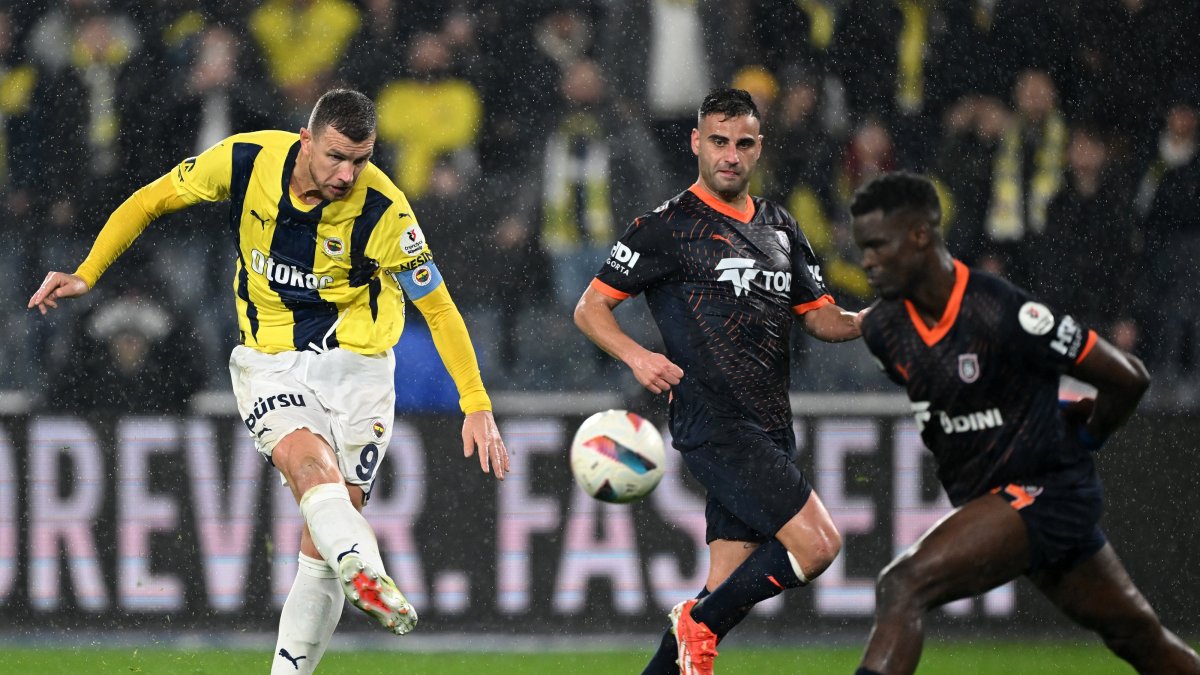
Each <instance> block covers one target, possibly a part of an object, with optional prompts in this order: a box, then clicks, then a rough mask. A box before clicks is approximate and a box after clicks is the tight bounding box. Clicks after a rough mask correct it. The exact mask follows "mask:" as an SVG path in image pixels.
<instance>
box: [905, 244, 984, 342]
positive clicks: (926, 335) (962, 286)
mask: <svg viewBox="0 0 1200 675" xmlns="http://www.w3.org/2000/svg"><path fill="white" fill-rule="evenodd" d="M970 276H971V272H970V270H968V269H967V266H966V265H964V264H962V263H961V262H960V261H958V260H955V261H954V289H953V290H951V291H950V301H949V302H947V303H946V309H944V310H942V318H940V319H938V322H937V323H935V324H933V326H926V325H925V320H924V319H922V318H921V315H920V314H918V313H917V308H916V306H914V305H913V304H912V302H911V301H909V300H905V301H904V308H905V309H907V310H908V318H909V319H911V320H912V323H913V328H916V329H917V334H918V335H920V336H921V340H922V341H923V342H924V343H925V346H926V347H932V346H934V345H935V344H937V343H938V340H941V339H942V338H943V337H945V336H946V333H949V332H950V328H951V327H953V326H954V322H955V320H957V319H958V310H959V309H961V308H962V299H963V293H965V292H966V290H967V279H968V278H969V277H970Z"/></svg>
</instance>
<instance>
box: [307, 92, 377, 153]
mask: <svg viewBox="0 0 1200 675" xmlns="http://www.w3.org/2000/svg"><path fill="white" fill-rule="evenodd" d="M325 127H333V128H334V129H336V130H337V131H338V132H339V133H341V134H342V135H343V136H345V137H346V138H349V139H350V140H351V141H352V142H354V143H362V142H363V141H365V140H367V139H368V138H370V137H371V135H372V134H374V133H375V103H374V102H373V101H371V99H370V98H369V97H367V96H366V95H365V94H362V93H360V92H357V91H354V90H352V89H331V90H329V91H327V92H325V93H324V94H323V95H322V96H321V98H319V99H317V104H316V105H315V106H313V110H312V115H310V116H309V118H308V130H309V131H310V132H312V133H313V134H318V133H320V132H321V131H323V130H324V129H325Z"/></svg>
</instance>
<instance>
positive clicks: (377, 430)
mask: <svg viewBox="0 0 1200 675" xmlns="http://www.w3.org/2000/svg"><path fill="white" fill-rule="evenodd" d="M385 431H387V427H385V426H384V425H383V420H375V421H374V422H371V433H373V434H375V438H383V432H385Z"/></svg>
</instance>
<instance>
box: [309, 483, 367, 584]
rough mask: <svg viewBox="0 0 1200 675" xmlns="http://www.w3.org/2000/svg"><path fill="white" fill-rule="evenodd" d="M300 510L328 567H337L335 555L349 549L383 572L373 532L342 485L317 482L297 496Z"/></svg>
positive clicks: (337, 555)
mask: <svg viewBox="0 0 1200 675" xmlns="http://www.w3.org/2000/svg"><path fill="white" fill-rule="evenodd" d="M300 513H302V514H304V522H305V523H307V524H308V533H309V534H311V535H312V540H313V543H314V544H316V546H317V551H319V552H320V553H321V557H322V558H324V559H325V561H326V562H327V563H329V567H330V568H331V569H333V570H337V569H338V563H339V562H340V561H339V560H338V557H339V556H341V555H342V554H343V553H351V552H353V553H357V554H358V555H359V557H361V558H362V559H363V561H364V562H366V563H367V564H369V565H371V566H372V567H373V568H374V569H375V571H376V572H378V573H379V574H385V572H384V569H383V560H382V558H381V556H380V555H379V544H378V543H377V542H376V541H375V533H374V532H373V531H372V530H371V526H370V525H369V524H368V523H367V519H366V518H363V516H362V514H361V513H359V512H358V509H355V508H354V504H352V503H351V502H350V493H349V492H348V491H347V490H346V486H345V485H343V484H341V483H321V484H320V485H317V486H316V487H313V488H310V489H309V490H308V492H305V493H304V496H303V497H301V498H300Z"/></svg>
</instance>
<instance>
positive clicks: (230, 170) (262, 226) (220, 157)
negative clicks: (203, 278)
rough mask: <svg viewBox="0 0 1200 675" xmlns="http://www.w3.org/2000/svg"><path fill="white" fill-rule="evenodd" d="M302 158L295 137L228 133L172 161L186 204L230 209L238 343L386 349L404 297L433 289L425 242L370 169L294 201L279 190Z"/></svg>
mask: <svg viewBox="0 0 1200 675" xmlns="http://www.w3.org/2000/svg"><path fill="white" fill-rule="evenodd" d="M299 151H300V137H299V135H298V134H295V133H290V132H285V131H258V132H253V133H245V134H237V135H234V136H231V137H229V138H227V139H225V140H224V141H222V142H221V143H218V144H217V145H215V146H213V147H212V148H210V149H208V150H206V151H204V152H203V153H202V154H200V155H199V156H197V157H192V158H188V159H186V160H184V161H183V162H181V163H180V164H179V165H178V166H177V167H175V169H174V170H173V171H172V173H171V176H172V183H173V184H174V186H175V191H176V194H178V196H179V197H180V198H181V199H183V200H184V201H186V202H188V203H190V204H195V203H198V202H200V201H208V202H215V201H223V200H228V201H229V202H230V216H229V217H230V220H229V227H230V230H231V231H232V234H233V239H234V242H235V245H236V247H237V271H236V275H235V278H234V282H233V288H234V293H235V295H236V304H237V312H238V327H239V329H240V331H241V340H242V344H244V345H246V346H248V347H252V348H254V349H257V350H259V351H263V352H267V353H277V352H283V351H289V350H315V351H323V350H326V349H332V348H334V347H341V348H343V349H348V350H350V351H354V352H358V353H361V354H378V353H381V352H384V351H387V350H389V349H391V348H392V347H393V346H394V345H395V344H396V342H397V340H399V338H400V332H401V331H402V330H403V328H404V298H403V295H402V292H403V293H407V294H408V295H409V297H411V298H413V299H414V300H416V299H419V298H421V297H423V296H425V295H427V294H428V293H430V292H431V291H433V290H434V289H436V288H437V287H438V286H439V285H440V284H441V283H442V279H441V275H440V274H439V273H438V270H437V267H436V265H434V264H433V255H432V253H431V252H430V250H429V247H428V245H427V244H426V243H425V236H424V234H423V233H422V232H421V228H420V226H419V225H418V224H417V220H416V217H415V216H414V214H413V211H412V208H411V207H410V206H409V204H408V200H407V199H406V198H405V196H404V193H402V192H401V191H400V190H399V188H397V187H396V186H395V185H394V184H393V183H392V181H391V180H390V179H389V178H388V177H387V176H386V175H385V174H384V173H383V172H382V171H381V170H379V168H378V167H376V166H375V165H373V164H369V163H368V165H367V166H366V168H364V169H363V171H362V173H361V174H360V175H359V178H358V181H357V182H356V183H355V184H354V188H353V189H352V190H351V191H350V193H349V194H348V195H346V197H344V198H343V199H340V200H337V201H332V202H330V201H322V202H321V203H320V204H318V205H316V206H306V205H304V204H302V203H301V202H300V201H299V199H298V198H296V197H294V196H293V195H292V194H291V191H290V190H289V189H288V184H289V181H290V178H291V175H292V170H293V168H294V167H295V163H296V157H297V155H298V153H299Z"/></svg>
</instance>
